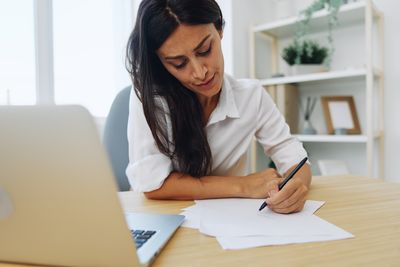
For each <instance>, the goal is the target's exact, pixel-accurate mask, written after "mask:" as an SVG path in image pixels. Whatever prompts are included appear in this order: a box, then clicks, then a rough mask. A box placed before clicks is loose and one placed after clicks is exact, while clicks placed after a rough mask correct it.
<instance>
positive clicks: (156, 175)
mask: <svg viewBox="0 0 400 267" xmlns="http://www.w3.org/2000/svg"><path fill="white" fill-rule="evenodd" d="M128 143H129V164H128V167H127V169H126V175H127V177H128V180H129V183H130V185H131V187H132V188H133V190H135V191H138V192H149V191H153V190H156V189H158V188H160V187H161V186H162V184H163V182H164V180H165V179H166V178H167V177H168V175H169V174H170V173H171V171H172V169H173V167H172V161H171V159H170V158H169V157H168V156H166V155H164V154H162V153H161V152H160V151H159V149H158V148H157V145H156V142H155V140H154V138H153V135H152V133H151V130H150V127H149V126H148V124H147V121H146V118H145V116H144V112H143V107H142V103H141V102H140V100H139V99H138V97H137V95H136V93H135V92H134V90H132V91H131V96H130V104H129V118H128Z"/></svg>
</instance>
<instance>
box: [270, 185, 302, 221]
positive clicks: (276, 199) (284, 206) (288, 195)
mask: <svg viewBox="0 0 400 267" xmlns="http://www.w3.org/2000/svg"><path fill="white" fill-rule="evenodd" d="M307 192H308V186H307V185H305V184H304V181H303V180H302V179H301V178H299V177H298V178H296V177H294V178H293V179H291V180H290V181H289V182H288V183H287V184H286V185H285V186H284V187H283V188H282V190H280V191H278V190H277V189H275V190H272V191H270V192H269V196H270V197H269V198H267V200H266V202H267V204H268V208H270V209H271V210H273V211H274V212H277V213H293V212H299V211H301V210H302V209H303V207H304V203H305V201H306V196H307Z"/></svg>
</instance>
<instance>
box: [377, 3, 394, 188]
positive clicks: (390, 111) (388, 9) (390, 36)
mask: <svg viewBox="0 0 400 267" xmlns="http://www.w3.org/2000/svg"><path fill="white" fill-rule="evenodd" d="M375 2H376V6H377V7H378V8H379V9H380V10H381V11H382V12H383V13H384V16H385V31H384V32H385V58H384V62H385V63H384V65H385V66H384V67H385V131H386V136H385V162H386V164H385V179H387V180H390V181H396V182H400V174H399V170H398V169H399V168H398V166H397V164H398V162H399V158H400V156H399V153H400V120H399V114H400V105H399V102H400V75H399V69H400V64H399V62H400V51H399V48H400V35H399V26H400V16H399V14H398V11H399V10H400V1H397V0H379V1H375Z"/></svg>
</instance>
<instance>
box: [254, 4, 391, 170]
mask: <svg viewBox="0 0 400 267" xmlns="http://www.w3.org/2000/svg"><path fill="white" fill-rule="evenodd" d="M327 15H328V13H327V12H326V11H325V10H322V11H319V12H317V13H316V14H314V16H313V18H312V20H311V22H310V33H318V32H325V31H326V27H327V26H326V25H327ZM298 19H299V18H298V17H291V18H286V19H281V20H278V21H273V22H269V23H264V24H261V25H256V26H254V27H252V28H251V30H250V73H251V75H252V76H253V78H257V79H259V80H260V81H261V83H262V85H263V86H271V85H282V84H301V85H303V84H305V85H307V84H310V83H315V82H324V83H335V82H339V81H340V82H346V81H347V80H358V81H362V82H364V83H365V90H364V95H365V109H363V110H360V112H362V113H364V114H365V122H364V126H365V127H364V130H363V132H362V134H361V135H326V134H324V135H296V136H297V137H298V138H299V140H301V141H302V142H305V143H348V144H349V145H352V144H354V143H361V144H364V145H365V146H366V158H365V162H366V164H365V166H366V168H367V172H366V173H367V175H368V176H370V177H376V176H379V177H384V173H383V149H384V143H383V140H384V128H383V106H384V103H383V91H384V83H383V81H384V79H383V77H384V71H383V14H382V13H381V12H380V11H379V10H377V9H376V7H375V6H374V4H373V2H372V0H360V1H358V2H355V3H351V4H347V5H344V6H342V7H341V9H340V11H339V14H338V20H339V23H340V27H339V28H338V29H336V30H335V31H340V28H342V27H346V26H351V25H363V28H364V35H365V42H364V46H365V51H366V53H365V63H364V65H363V66H364V67H362V68H351V69H350V68H346V69H338V70H331V71H328V72H322V73H313V74H306V75H296V76H285V77H279V78H265V77H256V56H257V55H256V51H257V49H256V39H257V38H260V39H261V40H264V41H266V42H268V43H269V46H270V49H271V61H270V70H271V72H272V73H278V72H280V68H279V57H280V51H279V42H280V40H281V39H285V38H286V39H287V38H290V37H292V36H294V33H295V31H296V23H297V22H298ZM374 26H377V34H378V36H377V38H375V40H378V48H376V47H374V39H373V27H374ZM349 41H350V40H349ZM375 53H377V55H378V58H379V61H378V62H374V59H375V58H374V56H376V55H375ZM334 56H335V55H333V57H334ZM349 94H352V92H349ZM376 96H377V97H376ZM374 107H377V111H378V113H379V115H378V120H377V121H378V122H377V123H376V122H374V121H376V120H374V114H373V113H374ZM256 151H257V149H256V145H255V143H254V146H253V149H252V169H253V171H255V170H257V165H256V162H257V152H256ZM374 155H375V158H374ZM376 159H378V164H374V161H376Z"/></svg>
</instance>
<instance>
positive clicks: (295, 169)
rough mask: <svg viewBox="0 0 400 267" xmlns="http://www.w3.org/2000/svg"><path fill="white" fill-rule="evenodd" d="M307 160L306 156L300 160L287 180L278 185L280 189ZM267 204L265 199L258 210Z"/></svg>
mask: <svg viewBox="0 0 400 267" xmlns="http://www.w3.org/2000/svg"><path fill="white" fill-rule="evenodd" d="M306 161H307V157H305V158H304V159H303V160H302V161H300V163H299V164H298V165H297V166H296V168H294V170H293V171H292V172H291V173H290V174H289V175H288V176H287V177H286V178H285V180H283V182H282V183H280V184H279V185H278V189H279V190H281V189H282V188H283V187H284V186H285V184H287V182H289V180H290V179H292V178H293V176H294V175H295V174H296V172H298V170H300V168H301V167H303V165H304V163H306ZM267 205H268V204H267V202H266V201H264V202H263V203H262V204H261V207H260V208H259V209H258V210H259V211H261V210H262V209H264V208H265V207H266V206H267Z"/></svg>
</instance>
